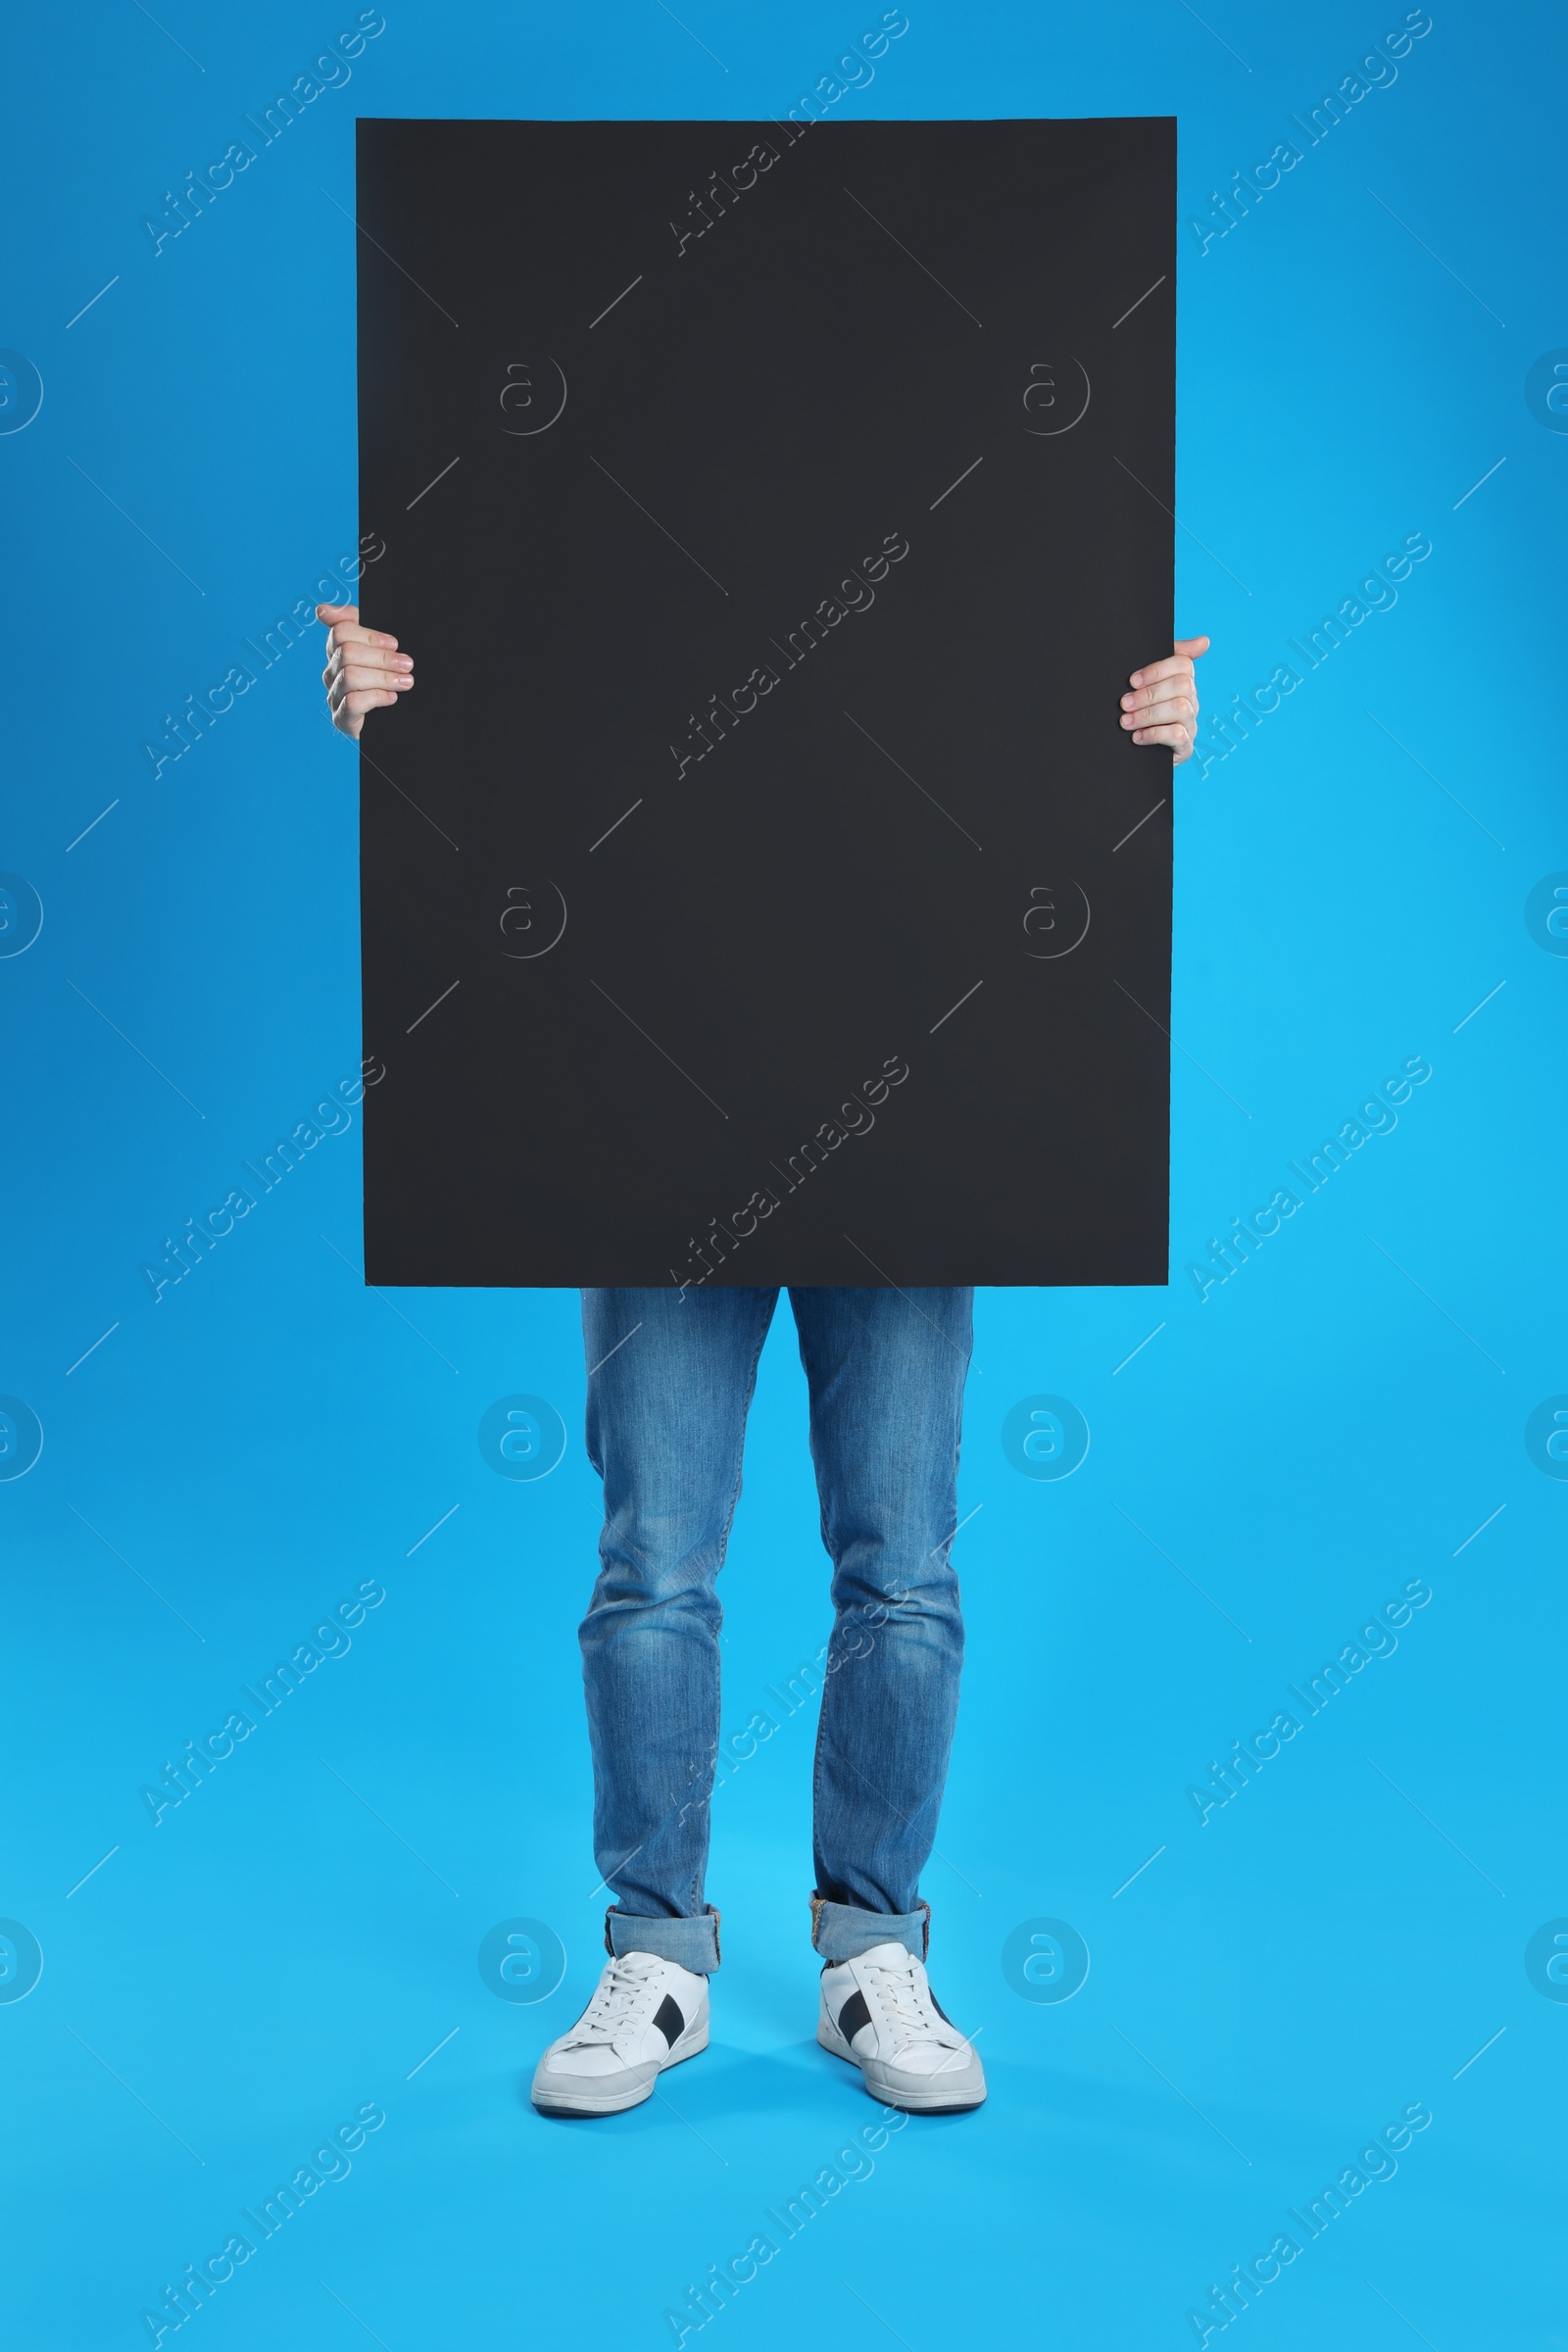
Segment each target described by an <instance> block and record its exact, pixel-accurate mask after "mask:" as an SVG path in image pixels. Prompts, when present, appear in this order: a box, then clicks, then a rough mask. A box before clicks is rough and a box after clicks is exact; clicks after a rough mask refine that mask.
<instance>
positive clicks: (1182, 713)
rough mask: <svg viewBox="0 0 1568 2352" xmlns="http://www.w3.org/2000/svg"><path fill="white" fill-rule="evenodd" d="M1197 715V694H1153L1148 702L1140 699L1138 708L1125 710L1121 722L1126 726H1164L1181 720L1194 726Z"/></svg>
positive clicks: (1186, 724)
mask: <svg viewBox="0 0 1568 2352" xmlns="http://www.w3.org/2000/svg"><path fill="white" fill-rule="evenodd" d="M1197 717H1198V703H1197V699H1196V697H1195V696H1193V695H1190V694H1164V695H1159V694H1152V695H1151V696H1150V697H1149V699H1148V701H1147V702H1144V701H1143V700H1142V699H1140V705H1139V708H1138V709H1137V710H1136V711H1123V712H1122V714H1121V724H1122V725H1123V726H1124V727H1162V726H1166V725H1168V724H1171V723H1174V722H1176V721H1180V722H1181V723H1182V724H1183V725H1184V726H1192V725H1193V724H1194V723H1195V721H1196V720H1197Z"/></svg>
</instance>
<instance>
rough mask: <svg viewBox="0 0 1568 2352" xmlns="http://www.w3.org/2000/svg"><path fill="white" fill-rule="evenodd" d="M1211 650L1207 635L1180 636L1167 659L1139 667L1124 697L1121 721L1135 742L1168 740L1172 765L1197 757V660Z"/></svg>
mask: <svg viewBox="0 0 1568 2352" xmlns="http://www.w3.org/2000/svg"><path fill="white" fill-rule="evenodd" d="M1207 651H1208V639H1207V638H1206V637H1178V638H1177V640H1176V650H1175V652H1174V653H1173V654H1172V655H1171V657H1170V659H1169V661H1167V662H1151V663H1150V664H1149V667H1148V668H1147V669H1135V670H1134V671H1133V674H1132V676H1131V677H1130V678H1129V679H1128V681H1127V683H1128V685H1129V686H1130V687H1131V689H1132V692H1131V693H1130V694H1124V695H1123V696H1122V698H1121V723H1122V725H1123V726H1124V727H1126V728H1128V729H1129V730H1130V732H1131V734H1132V739H1133V741H1134V743H1166V744H1169V746H1170V753H1171V764H1172V765H1173V766H1175V767H1180V765H1181V763H1182V761H1183V760H1190V759H1191V758H1192V756H1193V738H1194V737H1195V736H1196V735H1197V733H1198V680H1197V678H1196V677H1195V676H1194V675H1193V663H1194V662H1196V661H1198V660H1199V658H1200V657H1201V655H1203V654H1206V653H1207Z"/></svg>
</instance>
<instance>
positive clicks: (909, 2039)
mask: <svg viewBox="0 0 1568 2352" xmlns="http://www.w3.org/2000/svg"><path fill="white" fill-rule="evenodd" d="M816 2038H817V2040H818V2041H819V2042H820V2043H821V2045H822V2047H823V2049H824V2050H831V2051H832V2052H833V2055H834V2056H835V2058H848V2059H849V2061H850V2063H851V2065H852V2066H858V2068H859V2070H860V2073H861V2075H862V2076H863V2077H864V2079H865V2087H866V2089H867V2090H868V2091H869V2092H870V2094H871V2096H872V2097H873V2098H874V2099H880V2100H881V2101H882V2102H883V2104H884V2105H885V2106H888V2107H905V2108H908V2109H910V2110H911V2111H913V2112H914V2113H916V2114H921V2115H954V2114H956V2113H957V2112H958V2111H959V2110H960V2109H962V2108H965V2107H978V2106H979V2105H980V2103H981V2101H982V2100H983V2099H984V2097H985V2095H986V2078H985V2070H984V2068H983V2067H982V2066H981V2064H980V2059H979V2054H978V2052H977V2051H976V2050H975V2048H974V2045H973V2043H972V2042H970V2041H969V2040H968V2039H967V2038H966V2037H965V2035H963V2034H960V2033H959V2032H958V2029H957V2027H956V2026H955V2025H952V2024H950V2022H949V2021H948V2019H947V2018H946V2017H945V2016H944V2015H943V2013H942V2010H941V2009H940V2008H939V2007H938V2005H937V1998H936V1995H935V1993H934V1992H933V1991H932V1990H931V1986H930V1984H929V1982H928V1981H927V1978H926V1973H925V1966H924V1963H923V1962H922V1961H919V1960H917V1959H916V1958H915V1956H914V1954H913V1953H912V1952H910V1951H907V1950H906V1948H905V1946H904V1945H903V1944H902V1943H874V1944H873V1945H872V1946H871V1949H870V1950H869V1951H868V1952H859V1953H858V1954H857V1955H856V1957H855V1958H854V1959H853V1960H845V1961H843V1962H841V1963H839V1964H838V1965H837V1966H831V1967H828V1968H824V1969H823V1971H822V2011H821V2015H820V2017H819V2018H818V2020H817V2026H816Z"/></svg>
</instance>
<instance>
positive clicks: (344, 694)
mask: <svg viewBox="0 0 1568 2352" xmlns="http://www.w3.org/2000/svg"><path fill="white" fill-rule="evenodd" d="M413 684H414V680H413V679H412V678H394V677H385V676H383V675H381V674H380V673H379V672H378V671H376V670H373V669H348V670H341V671H340V672H339V673H338V675H337V676H336V677H335V678H333V679H331V680H330V681H329V683H328V685H327V689H326V699H327V702H328V703H329V705H330V706H331V708H332V710H333V711H341V710H342V709H343V708H344V706H345V705H347V704H352V702H353V701H354V698H355V696H356V695H367V694H368V695H374V696H376V697H377V698H378V700H379V701H380V702H383V703H395V702H396V701H397V699H398V696H399V694H401V693H403V692H405V691H406V690H407V689H408V688H409V687H411V686H412V685H413ZM367 708H368V706H367Z"/></svg>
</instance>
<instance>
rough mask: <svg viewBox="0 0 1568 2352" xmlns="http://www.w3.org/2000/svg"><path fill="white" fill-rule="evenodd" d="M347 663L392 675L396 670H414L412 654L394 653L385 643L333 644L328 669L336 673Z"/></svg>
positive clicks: (329, 652) (328, 655)
mask: <svg viewBox="0 0 1568 2352" xmlns="http://www.w3.org/2000/svg"><path fill="white" fill-rule="evenodd" d="M346 663H355V664H357V665H358V666H359V667H360V668H361V669H373V670H376V671H382V670H384V671H386V673H387V674H388V675H389V676H390V675H391V673H392V672H393V671H394V670H412V669H413V667H414V657H413V656H412V654H398V653H393V652H391V651H390V650H389V648H388V647H386V646H384V645H358V644H355V645H334V646H332V647H331V648H330V649H329V650H328V653H327V657H326V666H327V669H328V671H329V672H333V673H335V672H336V671H338V670H340V669H342V668H343V667H344V665H345V664H346Z"/></svg>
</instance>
